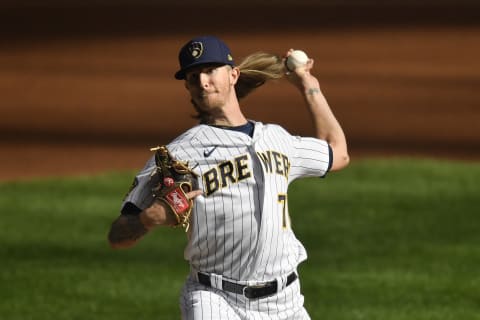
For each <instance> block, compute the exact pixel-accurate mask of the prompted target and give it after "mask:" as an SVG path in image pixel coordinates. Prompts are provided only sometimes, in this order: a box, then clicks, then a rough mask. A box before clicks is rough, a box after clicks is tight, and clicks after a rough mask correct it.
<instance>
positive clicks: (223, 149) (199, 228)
mask: <svg viewBox="0 0 480 320" xmlns="http://www.w3.org/2000/svg"><path fill="white" fill-rule="evenodd" d="M290 56H292V58H293V57H294V56H295V57H297V60H295V61H293V60H291V61H289V58H290ZM305 57H306V55H304V54H303V53H301V54H299V53H298V52H295V53H294V50H293V49H290V50H289V51H288V52H287V53H286V55H285V56H284V57H283V58H282V57H278V56H276V55H271V54H267V53H254V54H252V55H250V56H248V57H246V58H245V59H243V60H242V62H241V63H239V64H238V65H237V64H236V63H235V62H234V58H233V56H232V53H231V52H230V49H229V48H228V46H227V45H226V44H225V43H224V42H223V41H221V40H220V39H218V38H217V37H214V36H202V37H197V38H194V39H192V40H190V41H188V42H187V43H186V44H185V45H184V46H183V47H182V48H181V49H180V53H179V62H180V69H179V71H178V72H177V73H176V74H175V78H176V79H178V80H182V81H183V82H184V85H185V87H186V89H187V91H188V93H189V94H190V99H191V102H192V104H193V107H194V108H195V110H196V112H197V117H198V120H199V124H198V125H196V126H194V127H193V128H191V129H189V130H187V131H186V132H184V133H183V134H181V135H180V136H178V137H177V138H176V139H174V140H173V141H171V142H170V143H169V144H168V145H166V146H159V147H157V148H154V149H152V152H153V154H152V157H151V159H149V160H148V161H147V163H146V165H145V167H144V169H143V170H141V171H140V172H139V173H138V175H137V176H136V177H135V179H134V183H133V185H132V187H131V190H130V192H129V193H128V194H127V196H126V198H125V199H124V201H123V205H122V210H121V215H120V216H119V217H118V218H117V219H116V220H115V221H114V222H113V223H112V226H111V229H110V233H109V242H110V244H111V246H112V247H113V248H127V247H131V246H133V245H135V244H136V243H137V242H138V241H139V239H141V238H142V237H143V236H144V235H145V234H147V233H148V232H150V231H151V230H153V229H155V228H157V227H158V226H162V225H163V226H176V227H180V229H181V228H183V229H184V230H185V231H186V235H187V237H188V244H187V247H186V248H185V252H184V256H185V259H186V260H187V261H188V262H189V264H190V274H189V275H188V277H187V279H186V281H185V285H184V287H183V289H182V292H181V296H180V309H181V314H182V318H183V319H192V320H193V319H235V320H238V319H309V316H308V313H307V311H306V310H305V308H304V306H303V301H304V299H303V295H302V293H301V289H300V281H299V277H298V273H297V267H298V265H299V264H300V263H301V262H302V261H304V260H305V259H306V258H307V254H306V252H305V248H304V247H303V245H302V244H301V243H300V241H299V240H298V239H297V238H296V237H295V234H294V232H293V230H292V226H291V222H290V214H289V211H288V193H287V191H288V186H289V184H290V183H291V182H293V181H294V180H295V179H298V178H303V177H323V176H325V175H326V174H327V173H328V172H329V171H334V170H340V169H342V168H344V167H346V166H347V165H348V163H349V155H348V152H347V143H346V139H345V135H344V133H343V130H342V128H341V126H340V124H339V123H338V121H337V120H336V118H335V116H334V115H333V113H332V111H331V109H330V107H329V105H328V103H327V101H326V99H325V97H324V96H323V94H322V92H321V90H320V85H319V82H318V80H317V79H316V77H314V76H313V75H312V74H311V73H310V71H311V70H312V68H313V64H314V62H313V60H312V59H309V58H305ZM302 59H304V60H303V61H302ZM286 62H288V63H286ZM282 77H286V78H287V79H288V81H289V82H290V83H291V84H293V86H294V87H295V88H296V89H297V90H298V91H299V92H300V93H301V95H302V96H303V98H304V101H305V104H306V106H307V108H308V110H309V112H310V114H311V118H312V120H313V124H314V126H315V137H300V136H293V135H291V134H289V133H288V132H287V131H286V130H285V129H283V128H282V127H280V126H279V125H275V124H266V123H261V122H259V121H254V120H250V119H247V118H246V117H245V116H244V115H243V113H242V110H241V107H240V103H239V101H240V100H241V99H242V98H243V97H245V96H247V95H248V94H249V93H251V92H252V91H253V90H254V89H256V88H257V87H259V86H261V85H262V84H264V83H265V82H266V81H269V80H272V79H279V78H282ZM319 183H321V180H319Z"/></svg>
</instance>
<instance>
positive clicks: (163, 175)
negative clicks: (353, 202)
mask: <svg viewBox="0 0 480 320" xmlns="http://www.w3.org/2000/svg"><path fill="white" fill-rule="evenodd" d="M150 150H151V151H155V163H156V168H155V170H154V171H153V172H152V175H151V179H153V180H154V185H155V187H154V188H153V189H152V193H153V196H154V198H155V199H157V200H160V201H163V202H164V203H165V204H167V205H168V207H169V208H170V209H171V211H172V212H173V214H174V215H175V217H176V219H177V223H176V225H175V226H182V227H184V228H185V231H188V227H189V225H190V214H191V212H192V206H193V200H192V199H188V197H187V195H186V193H188V192H190V191H192V189H193V185H194V182H195V181H196V177H197V175H196V174H195V173H194V172H193V171H192V170H191V169H190V168H189V167H188V163H187V162H182V161H179V160H175V159H174V158H173V157H172V155H171V154H170V152H169V151H168V149H167V147H166V146H158V147H155V148H152V149H150Z"/></svg>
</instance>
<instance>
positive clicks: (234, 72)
mask: <svg viewBox="0 0 480 320" xmlns="http://www.w3.org/2000/svg"><path fill="white" fill-rule="evenodd" d="M230 77H231V79H232V83H233V85H235V84H236V83H237V81H238V78H239V77H240V69H239V68H238V67H232V70H231V72H230Z"/></svg>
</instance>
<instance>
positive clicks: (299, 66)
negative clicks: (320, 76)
mask: <svg viewBox="0 0 480 320" xmlns="http://www.w3.org/2000/svg"><path fill="white" fill-rule="evenodd" d="M284 63H285V69H286V73H287V75H289V74H292V73H296V74H299V75H300V74H302V73H305V72H309V71H310V69H311V68H312V67H313V59H310V58H309V57H308V56H307V54H306V53H305V51H303V50H295V49H289V50H288V51H287V53H286V54H285V59H284Z"/></svg>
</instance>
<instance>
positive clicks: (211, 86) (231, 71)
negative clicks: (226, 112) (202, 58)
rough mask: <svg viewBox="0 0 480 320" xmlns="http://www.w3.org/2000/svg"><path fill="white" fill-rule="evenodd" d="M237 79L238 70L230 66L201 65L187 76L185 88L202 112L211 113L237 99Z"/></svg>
mask: <svg viewBox="0 0 480 320" xmlns="http://www.w3.org/2000/svg"><path fill="white" fill-rule="evenodd" d="M237 78H238V69H236V68H232V67H230V66H228V65H220V66H219V65H215V64H207V65H201V66H198V67H195V68H192V69H191V70H189V71H188V72H187V73H186V74H185V87H186V88H187V90H188V91H189V92H190V95H191V98H192V100H193V102H194V103H195V105H196V106H197V107H198V108H200V110H203V111H206V112H211V111H213V110H214V109H221V108H223V107H224V106H225V105H226V104H227V103H228V101H229V100H230V99H232V98H234V97H235V83H236V81H237Z"/></svg>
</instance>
